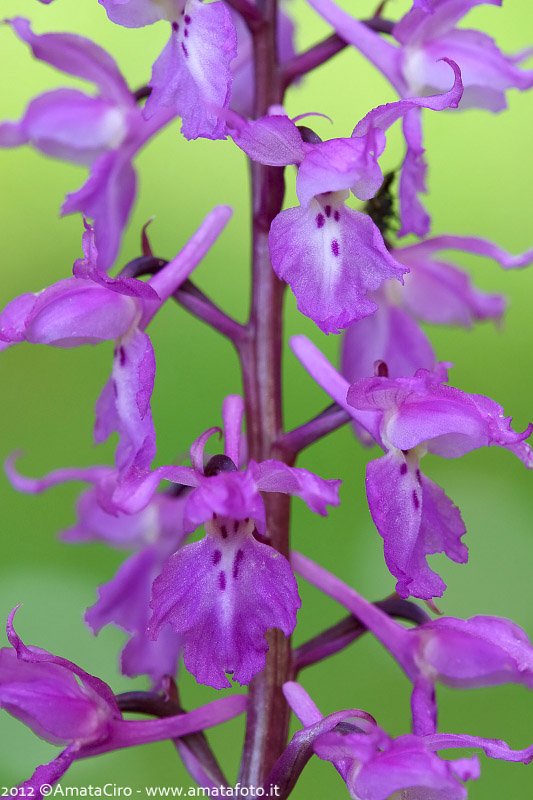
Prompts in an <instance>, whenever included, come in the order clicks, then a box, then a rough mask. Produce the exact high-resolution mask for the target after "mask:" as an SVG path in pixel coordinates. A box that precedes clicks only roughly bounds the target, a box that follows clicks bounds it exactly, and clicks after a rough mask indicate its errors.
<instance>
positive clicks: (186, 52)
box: [181, 42, 189, 58]
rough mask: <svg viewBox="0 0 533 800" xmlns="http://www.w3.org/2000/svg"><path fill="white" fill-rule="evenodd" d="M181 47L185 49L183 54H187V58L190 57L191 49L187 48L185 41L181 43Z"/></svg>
mask: <svg viewBox="0 0 533 800" xmlns="http://www.w3.org/2000/svg"><path fill="white" fill-rule="evenodd" d="M181 49H182V50H183V55H184V56H185V58H189V51H188V50H187V48H186V47H185V44H184V43H183V42H182V43H181Z"/></svg>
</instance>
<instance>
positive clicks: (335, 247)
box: [331, 239, 339, 257]
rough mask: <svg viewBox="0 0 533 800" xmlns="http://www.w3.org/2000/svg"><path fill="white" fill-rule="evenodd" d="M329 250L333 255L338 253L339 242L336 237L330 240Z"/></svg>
mask: <svg viewBox="0 0 533 800" xmlns="http://www.w3.org/2000/svg"><path fill="white" fill-rule="evenodd" d="M331 252H332V253H333V255H334V256H335V257H337V256H338V255H339V243H338V241H337V240H336V239H333V241H332V242H331Z"/></svg>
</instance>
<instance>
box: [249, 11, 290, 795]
mask: <svg viewBox="0 0 533 800" xmlns="http://www.w3.org/2000/svg"><path fill="white" fill-rule="evenodd" d="M257 7H258V9H259V10H260V12H261V14H262V16H263V20H264V25H263V26H261V27H260V28H259V29H258V30H256V31H254V32H253V34H252V36H253V44H254V58H255V108H254V116H255V117H259V116H262V115H264V114H266V113H267V111H268V108H269V106H271V105H273V104H276V103H279V102H281V100H282V93H281V87H280V83H279V80H278V74H279V73H278V64H277V57H276V51H277V48H276V15H277V8H276V0H258V2H257ZM250 170H251V194H252V297H251V309H250V318H249V322H248V325H247V332H248V337H247V341H246V342H245V343H243V345H242V346H241V356H242V370H243V385H244V398H245V404H246V427H247V436H248V453H249V456H250V458H253V459H256V460H258V461H259V460H263V459H266V458H270V457H271V450H272V444H273V442H274V441H275V440H276V439H277V438H278V437H279V436H280V435H281V434H282V432H283V420H282V398H281V351H282V329H283V325H282V323H283V318H282V312H283V290H284V284H283V283H282V282H281V281H280V280H279V279H278V278H277V276H276V275H275V273H274V271H273V269H272V265H271V263H270V254H269V249H268V233H269V230H270V225H271V223H272V220H273V219H274V217H275V216H276V215H277V214H278V213H279V212H280V211H281V207H282V204H283V196H284V191H285V184H284V177H283V169H282V168H280V167H269V166H263V165H262V164H257V163H251V165H250ZM265 505H266V513H267V531H268V543H269V544H270V545H272V547H274V548H276V550H278V551H279V552H281V553H283V554H284V555H288V547H289V510H290V501H289V498H288V496H286V495H281V494H270V495H269V496H268V498H266V499H265ZM267 638H268V643H269V650H268V653H267V660H266V666H265V669H264V670H263V671H262V672H261V673H260V674H258V675H256V676H255V678H254V679H253V680H252V682H251V684H250V690H249V698H248V703H249V704H248V714H247V721H246V734H245V742H244V749H243V755H242V762H241V769H240V774H239V780H240V782H241V783H242V784H243V785H244V786H262V785H263V783H264V780H265V778H266V776H267V775H268V773H269V772H270V770H271V769H272V767H273V766H274V763H275V762H276V760H277V758H278V757H279V756H280V754H281V753H282V751H283V750H284V748H285V745H286V742H287V737H288V725H289V708H288V706H287V703H286V701H285V698H284V696H283V693H282V690H281V687H282V685H283V683H285V681H286V680H287V679H288V677H289V674H290V661H291V659H290V642H289V640H288V639H286V638H285V637H284V636H283V634H282V633H281V631H279V630H273V631H270V632H269V633H268V636H267Z"/></svg>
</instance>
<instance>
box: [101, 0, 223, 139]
mask: <svg viewBox="0 0 533 800" xmlns="http://www.w3.org/2000/svg"><path fill="white" fill-rule="evenodd" d="M99 2H100V4H101V5H103V6H104V7H105V9H106V11H107V14H108V16H109V19H110V20H112V21H113V22H116V23H117V24H119V25H124V26H125V27H127V28H140V27H143V26H144V25H151V24H152V23H154V22H157V21H158V20H166V21H167V22H170V25H171V29H172V30H171V34H170V39H169V41H168V44H167V45H166V47H165V48H164V50H163V52H162V53H161V55H160V56H159V58H158V59H157V61H156V62H155V64H154V66H153V69H152V77H151V79H150V83H149V86H150V88H151V90H152V92H151V94H150V96H149V98H148V100H147V102H146V106H145V109H144V115H145V117H146V118H148V119H150V118H151V117H153V116H154V114H156V113H157V112H159V111H160V110H162V109H172V110H173V111H174V113H175V114H178V115H179V116H180V117H181V118H182V127H181V132H182V133H183V135H184V136H185V138H187V139H197V138H198V137H199V136H203V137H206V138H208V139H224V138H225V125H224V122H223V121H222V120H221V119H220V118H219V117H218V116H217V115H216V114H215V113H214V111H213V110H212V109H211V108H210V106H219V107H221V108H227V107H228V105H229V101H230V98H231V80H232V74H231V67H230V65H231V62H232V61H233V59H234V58H235V56H236V55H237V34H236V31H235V26H234V24H233V20H232V17H231V14H230V12H229V11H228V9H227V8H226V6H225V5H224V3H222V2H214V3H202V2H200V0H169V2H164V3H161V2H156V1H155V0H99Z"/></svg>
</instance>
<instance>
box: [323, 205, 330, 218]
mask: <svg viewBox="0 0 533 800" xmlns="http://www.w3.org/2000/svg"><path fill="white" fill-rule="evenodd" d="M324 211H325V213H326V217H328V218H329V217H331V206H325V207H324Z"/></svg>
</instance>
